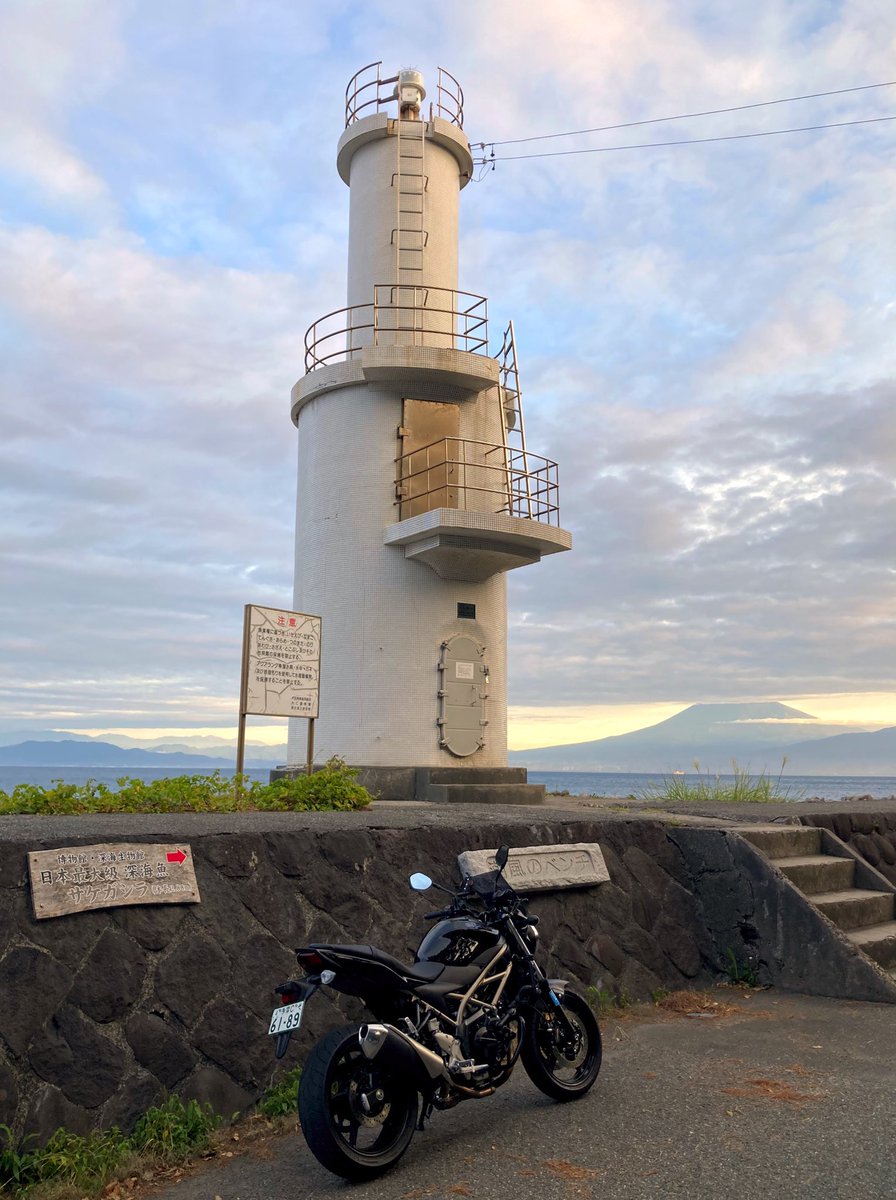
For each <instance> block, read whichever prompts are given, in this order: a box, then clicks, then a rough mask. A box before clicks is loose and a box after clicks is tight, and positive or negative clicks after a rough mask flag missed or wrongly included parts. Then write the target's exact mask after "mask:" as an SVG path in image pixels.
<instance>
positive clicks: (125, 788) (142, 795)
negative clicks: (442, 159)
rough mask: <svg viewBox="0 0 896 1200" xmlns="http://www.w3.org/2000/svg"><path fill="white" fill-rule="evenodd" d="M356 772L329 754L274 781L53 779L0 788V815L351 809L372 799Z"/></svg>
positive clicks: (218, 775)
mask: <svg viewBox="0 0 896 1200" xmlns="http://www.w3.org/2000/svg"><path fill="white" fill-rule="evenodd" d="M356 776H357V771H355V770H353V769H352V768H351V767H348V766H346V764H345V763H344V762H343V761H342V759H340V758H331V759H330V760H329V761H328V762H327V763H326V764H325V766H323V767H322V768H321V769H320V770H319V771H315V772H314V774H313V775H297V776H290V777H287V778H284V779H275V780H274V781H273V783H261V782H259V781H258V780H249V779H247V778H246V776H244V775H236V776H234V777H233V778H231V777H230V776H228V775H223V774H222V773H221V772H220V771H215V772H214V773H213V774H212V775H176V776H172V777H171V778H170V779H154V780H152V781H151V782H146V781H145V780H143V779H130V778H128V777H127V776H123V777H122V778H120V779H119V780H117V783H118V789H117V791H116V790H113V789H112V788H110V787H107V786H106V784H104V783H97V782H96V780H93V779H89V780H88V781H87V782H86V783H83V784H75V783H65V782H64V781H63V780H61V779H55V780H53V782H52V784H51V785H50V787H48V788H44V787H38V786H37V785H35V784H30V783H20V784H18V786H16V787H15V788H13V790H12V792H10V793H7V792H3V791H0V814H5V813H35V814H46V815H50V814H53V815H59V814H77V813H141V812H144V813H173V812H240V811H273V812H322V811H334V810H336V811H341V812H351V811H355V810H357V809H362V808H366V807H367V805H368V804H370V802H371V800H372V799H373V797H372V796H371V795H370V793H369V792H368V791H367V789H366V788H364V787H361V785H360V784H359V783H357V782H356Z"/></svg>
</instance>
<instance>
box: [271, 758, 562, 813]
mask: <svg viewBox="0 0 896 1200" xmlns="http://www.w3.org/2000/svg"><path fill="white" fill-rule="evenodd" d="M319 769H320V768H318V770H319ZM355 770H356V771H357V772H358V783H360V784H361V785H362V787H366V788H367V790H368V791H369V792H370V793H371V795H372V796H374V797H375V798H376V799H377V800H425V801H429V802H432V803H435V804H544V799H545V787H544V784H543V783H529V782H528V773H527V771H526V768H525V767H369V766H368V767H365V766H358V767H355ZM304 773H305V770H304V767H294V766H283V767H275V768H274V770H273V771H271V782H273V781H274V780H275V779H287V778H289V777H291V776H295V775H303V774H304Z"/></svg>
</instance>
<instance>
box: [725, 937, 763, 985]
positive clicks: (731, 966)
mask: <svg viewBox="0 0 896 1200" xmlns="http://www.w3.org/2000/svg"><path fill="white" fill-rule="evenodd" d="M725 957H726V958H727V960H728V962H727V968H726V969H727V971H728V982H729V983H731V984H733V985H734V986H735V987H748V988H755V987H759V976H758V975H757V973H756V971H755V969H754V968H753V967H751V966H750V964H749V963H741V962H739V961H738V959H737V955H736V954H735V953H734V951H733V950H732V949H731V947H730V946H729V947H728V949H727V950H726V951H725Z"/></svg>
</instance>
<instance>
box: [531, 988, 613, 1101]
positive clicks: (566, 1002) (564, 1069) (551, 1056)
mask: <svg viewBox="0 0 896 1200" xmlns="http://www.w3.org/2000/svg"><path fill="white" fill-rule="evenodd" d="M560 1004H561V1006H562V1008H563V1011H564V1012H565V1013H566V1016H567V1017H568V1019H569V1021H570V1023H571V1024H572V1026H573V1029H574V1036H573V1038H569V1036H568V1035H567V1033H566V1030H565V1028H564V1026H565V1022H564V1023H563V1024H561V1022H560V1021H558V1020H556V1019H554V1018H552V1017H551V1015H550V1014H549V1015H547V1016H546V1015H545V1014H543V1013H533V1014H532V1015H531V1016H529V1017H528V1018H527V1020H526V1031H525V1034H524V1036H523V1046H522V1051H521V1054H520V1057H521V1058H522V1060H523V1066H524V1067H525V1068H526V1074H527V1075H528V1076H529V1078H530V1079H531V1080H532V1082H533V1083H534V1084H535V1086H536V1087H537V1088H538V1089H539V1090H540V1091H542V1092H544V1093H545V1095H546V1096H551V1097H552V1098H553V1099H554V1100H578V1099H579V1097H581V1096H584V1095H585V1093H586V1092H587V1091H588V1090H589V1089H590V1088H591V1087H592V1085H593V1084H594V1081H595V1080H596V1079H597V1076H598V1073H599V1071H600V1064H601V1057H602V1053H603V1050H602V1046H601V1038H600V1028H599V1026H598V1024H597V1018H596V1017H595V1015H594V1013H593V1012H592V1011H591V1007H590V1006H589V1004H588V1003H587V1001H585V1000H583V999H582V997H581V996H577V995H576V993H575V992H569V991H566V992H564V993H563V995H562V996H561V997H560Z"/></svg>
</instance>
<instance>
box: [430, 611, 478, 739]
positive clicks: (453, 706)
mask: <svg viewBox="0 0 896 1200" xmlns="http://www.w3.org/2000/svg"><path fill="white" fill-rule="evenodd" d="M439 670H440V671H441V675H442V686H441V688H440V689H439V696H440V700H441V716H440V718H439V727H440V730H441V735H440V738H439V745H440V746H442V747H444V748H445V749H446V750H450V752H451V753H452V754H455V755H457V757H458V758H466V757H468V756H469V755H470V754H475V753H476V751H477V750H479V749H481V747H482V746H484V745H485V736H484V731H485V726H486V724H487V722H486V719H485V700H486V677H487V668H486V666H485V646H482V645H480V643H479V642H477V641H476V640H475V638H471V637H469V636H468V635H466V634H457V635H455V636H454V637H452V638H449V639H448V641H447V642H443V643H442V657H441V660H440V662H439Z"/></svg>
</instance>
